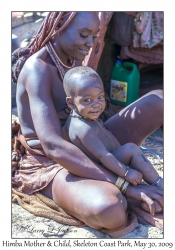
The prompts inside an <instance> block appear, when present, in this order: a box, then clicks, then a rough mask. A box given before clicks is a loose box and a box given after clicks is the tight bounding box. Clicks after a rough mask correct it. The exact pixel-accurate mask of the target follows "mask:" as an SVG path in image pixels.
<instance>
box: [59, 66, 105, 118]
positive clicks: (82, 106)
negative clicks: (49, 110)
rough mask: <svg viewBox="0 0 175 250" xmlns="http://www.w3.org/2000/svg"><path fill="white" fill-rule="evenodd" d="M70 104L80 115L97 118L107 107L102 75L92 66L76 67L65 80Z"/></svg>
mask: <svg viewBox="0 0 175 250" xmlns="http://www.w3.org/2000/svg"><path fill="white" fill-rule="evenodd" d="M63 87H64V90H65V92H66V96H67V97H66V101H67V104H68V106H69V107H70V108H71V109H72V110H75V111H76V112H77V113H78V114H79V115H81V116H83V117H84V118H88V119H90V120H96V119H97V118H98V117H99V116H100V114H101V113H102V112H103V111H104V109H105V104H106V103H105V93H104V87H103V83H102V80H101V78H100V76H99V75H98V74H97V72H95V71H94V70H93V69H92V68H90V67H86V66H79V67H74V68H72V69H70V70H69V71H67V72H66V74H65V76H64V80H63Z"/></svg>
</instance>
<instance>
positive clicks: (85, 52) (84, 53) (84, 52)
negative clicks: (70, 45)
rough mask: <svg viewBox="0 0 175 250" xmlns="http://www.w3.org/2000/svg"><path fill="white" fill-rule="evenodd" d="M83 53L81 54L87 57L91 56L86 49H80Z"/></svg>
mask: <svg viewBox="0 0 175 250" xmlns="http://www.w3.org/2000/svg"><path fill="white" fill-rule="evenodd" d="M79 50H80V51H81V53H82V54H83V55H85V56H87V55H88V54H89V50H84V49H79Z"/></svg>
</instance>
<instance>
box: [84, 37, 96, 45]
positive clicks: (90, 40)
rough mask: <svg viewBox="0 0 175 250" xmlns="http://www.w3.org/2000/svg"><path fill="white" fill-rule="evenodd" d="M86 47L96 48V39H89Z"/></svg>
mask: <svg viewBox="0 0 175 250" xmlns="http://www.w3.org/2000/svg"><path fill="white" fill-rule="evenodd" d="M86 45H87V46H88V47H93V46H94V39H93V38H92V37H88V40H87V42H86Z"/></svg>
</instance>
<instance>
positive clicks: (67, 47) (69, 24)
mask: <svg viewBox="0 0 175 250" xmlns="http://www.w3.org/2000/svg"><path fill="white" fill-rule="evenodd" d="M84 28H88V30H82V29H84ZM98 29H99V19H98V15H97V12H78V13H77V12H50V13H49V14H48V15H47V17H46V18H45V20H44V21H43V23H42V25H41V27H40V29H39V31H38V33H37V34H36V36H35V39H34V40H33V41H32V43H31V44H30V45H29V47H28V48H25V50H23V49H18V50H16V51H14V53H13V54H12V79H13V81H14V82H17V79H18V76H19V73H20V71H21V69H22V67H23V65H24V63H25V61H26V60H27V58H28V57H29V56H30V55H32V54H34V53H35V52H37V51H38V50H40V49H41V48H42V47H44V46H45V44H46V43H47V42H48V41H49V40H50V39H51V38H52V37H54V38H53V39H54V42H55V43H56V45H58V46H59V48H60V55H63V56H65V55H68V56H71V57H73V58H74V57H75V59H76V60H83V59H84V57H85V56H86V55H87V53H88V51H89V48H90V47H92V46H93V40H94V38H95V37H96V33H97V32H98ZM78 32H79V33H78ZM78 34H79V36H80V34H81V35H82V37H81V39H80V37H78ZM58 36H59V37H58ZM83 36H85V37H83ZM23 51H25V53H23Z"/></svg>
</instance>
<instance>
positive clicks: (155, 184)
mask: <svg viewBox="0 0 175 250" xmlns="http://www.w3.org/2000/svg"><path fill="white" fill-rule="evenodd" d="M161 179H162V177H161V176H160V177H159V179H158V180H157V181H156V182H155V183H153V184H152V186H155V187H156V186H157V184H158V183H159V182H160V180H161Z"/></svg>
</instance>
